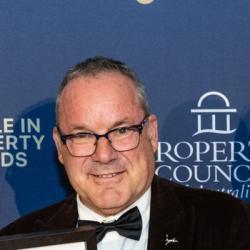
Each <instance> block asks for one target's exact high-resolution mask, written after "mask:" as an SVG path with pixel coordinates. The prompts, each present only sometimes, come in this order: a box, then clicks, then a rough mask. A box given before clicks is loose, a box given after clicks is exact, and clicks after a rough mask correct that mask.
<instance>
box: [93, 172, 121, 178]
mask: <svg viewBox="0 0 250 250" xmlns="http://www.w3.org/2000/svg"><path fill="white" fill-rule="evenodd" d="M122 173H123V172H118V173H111V174H100V175H95V174H93V176H95V177H98V178H104V179H109V178H113V177H115V176H117V175H120V174H122Z"/></svg>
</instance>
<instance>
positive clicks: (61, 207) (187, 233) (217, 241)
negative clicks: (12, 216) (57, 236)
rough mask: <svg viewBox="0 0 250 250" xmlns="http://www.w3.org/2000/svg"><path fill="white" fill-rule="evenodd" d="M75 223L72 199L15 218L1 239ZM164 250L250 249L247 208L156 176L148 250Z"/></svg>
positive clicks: (217, 195)
mask: <svg viewBox="0 0 250 250" xmlns="http://www.w3.org/2000/svg"><path fill="white" fill-rule="evenodd" d="M142 216H143V215H142ZM77 219H78V214H77V205H76V199H75V195H72V196H70V197H68V198H67V199H66V200H64V201H62V202H60V203H57V204H55V205H52V206H50V207H48V208H45V209H42V210H40V211H37V212H34V213H32V214H29V215H27V216H24V217H22V218H20V219H18V220H17V221H15V222H13V223H11V224H10V225H8V226H7V227H5V228H4V229H2V230H1V231H0V235H9V234H20V233H31V232H39V231H48V230H58V229H66V228H73V227H75V226H76V223H77ZM168 249H171V250H177V249H178V250H250V206H249V205H247V204H245V203H243V202H242V201H239V200H237V199H235V198H233V197H231V196H229V195H225V194H222V193H219V192H213V191H209V190H201V189H191V188H186V187H184V186H181V185H178V184H175V183H172V182H169V181H167V180H165V179H160V178H159V177H157V176H155V177H154V180H153V183H152V198H151V210H150V226H149V241H148V250H168Z"/></svg>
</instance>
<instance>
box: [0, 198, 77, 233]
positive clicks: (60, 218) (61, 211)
mask: <svg viewBox="0 0 250 250" xmlns="http://www.w3.org/2000/svg"><path fill="white" fill-rule="evenodd" d="M76 214H77V209H76V199H75V195H71V196H69V197H67V198H66V199H64V200H63V201H60V202H57V203H55V204H52V205H50V206H48V207H46V208H43V209H40V210H37V211H34V212H32V213H29V214H27V215H25V216H23V217H21V218H19V219H17V220H16V221H14V222H12V223H10V224H9V225H7V226H6V227H4V228H3V229H2V230H0V236H2V235H9V234H20V233H21V234H23V233H31V232H38V231H48V230H55V229H62V228H67V227H69V226H70V225H71V224H72V221H75V220H76V218H75V217H77V216H76ZM66 218H70V220H68V221H65V220H66Z"/></svg>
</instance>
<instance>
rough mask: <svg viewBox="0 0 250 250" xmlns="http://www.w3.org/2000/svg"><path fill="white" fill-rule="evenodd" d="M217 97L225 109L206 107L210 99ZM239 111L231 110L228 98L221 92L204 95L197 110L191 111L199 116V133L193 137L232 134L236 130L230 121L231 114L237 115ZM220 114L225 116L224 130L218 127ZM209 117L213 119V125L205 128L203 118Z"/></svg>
mask: <svg viewBox="0 0 250 250" xmlns="http://www.w3.org/2000/svg"><path fill="white" fill-rule="evenodd" d="M214 96H215V97H217V98H218V99H221V100H222V101H223V102H224V104H225V107H224V108H216V109H215V108H209V107H206V106H205V107H204V106H203V104H204V102H205V101H206V100H207V99H209V98H210V97H214ZM236 112H237V109H233V108H230V103H229V100H228V98H227V97H226V96H225V95H223V94H222V93H220V92H216V91H211V92H207V93H205V94H204V95H202V96H201V97H200V99H199V101H198V104H197V108H196V109H191V113H194V114H196V115H197V125H198V127H197V132H196V133H194V134H193V136H195V135H198V134H201V133H215V134H231V133H233V132H234V131H235V130H236V129H231V125H230V121H231V119H230V118H231V117H230V116H231V114H232V113H236ZM218 114H223V115H224V116H225V127H224V129H218V128H217V126H216V117H217V116H218ZM205 115H208V116H210V118H211V124H210V127H204V126H203V123H202V118H203V116H205Z"/></svg>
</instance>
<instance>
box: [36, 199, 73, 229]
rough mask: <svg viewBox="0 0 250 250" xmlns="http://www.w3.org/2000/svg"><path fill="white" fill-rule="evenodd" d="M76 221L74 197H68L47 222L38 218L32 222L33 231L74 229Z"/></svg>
mask: <svg viewBox="0 0 250 250" xmlns="http://www.w3.org/2000/svg"><path fill="white" fill-rule="evenodd" d="M77 219H78V213H77V205H76V197H75V195H71V196H70V197H68V198H67V199H66V200H65V201H64V202H63V204H62V205H61V206H60V207H59V208H58V210H56V211H53V213H51V216H50V217H48V219H47V220H44V219H43V218H39V219H37V220H36V221H35V222H34V229H33V231H49V230H57V229H62V228H65V229H66V228H75V227H76V223H77Z"/></svg>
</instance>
